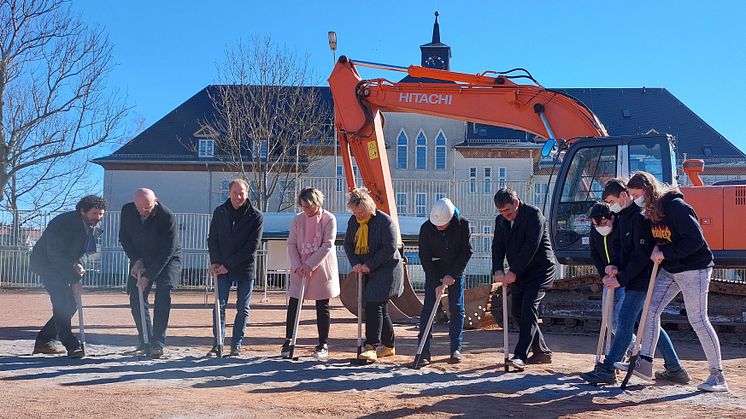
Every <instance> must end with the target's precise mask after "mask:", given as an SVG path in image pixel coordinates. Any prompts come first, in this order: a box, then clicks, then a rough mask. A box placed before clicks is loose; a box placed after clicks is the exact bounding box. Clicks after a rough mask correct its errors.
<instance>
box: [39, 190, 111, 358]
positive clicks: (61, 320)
mask: <svg viewBox="0 0 746 419" xmlns="http://www.w3.org/2000/svg"><path fill="white" fill-rule="evenodd" d="M105 211H106V201H104V199H103V198H100V197H98V196H95V195H88V196H86V197H84V198H83V199H81V200H80V201H79V202H78V204H77V205H76V206H75V211H70V212H66V213H64V214H60V215H58V216H56V217H54V218H53V219H52V221H50V222H49V225H47V228H46V229H45V230H44V233H43V234H42V235H41V238H40V239H39V241H38V242H36V245H34V249H33V250H32V251H31V260H30V268H31V270H32V271H33V272H34V273H36V274H37V275H39V277H40V278H41V282H42V283H43V284H44V288H45V289H46V290H47V293H49V298H50V300H52V318H51V319H49V321H47V323H46V324H45V325H44V327H42V329H41V331H39V334H38V335H37V336H36V343H35V344H34V351H33V353H35V354H36V353H43V354H57V353H62V351H61V350H60V349H58V348H57V347H56V346H55V344H54V339H55V338H56V337H58V336H59V338H60V340H61V341H62V344H63V345H64V346H65V348H66V349H67V356H68V357H70V358H82V357H83V356H85V353H84V352H83V348H82V346H81V345H80V341H79V340H78V338H77V337H75V335H73V333H72V331H71V325H70V319H72V317H73V315H74V314H75V312H76V311H77V309H78V306H77V302H76V301H77V299H78V298H77V297H78V296H79V295H80V293H81V292H82V291H83V286H82V285H81V283H80V280H81V278H82V277H83V274H85V269H84V268H83V265H82V263H81V258H82V257H83V255H85V254H90V253H94V252H95V251H96V238H97V237H98V236H99V235H100V233H101V231H100V230H98V229H96V228H95V226H96V224H98V223H99V222H100V221H101V219H103V218H104V212H105Z"/></svg>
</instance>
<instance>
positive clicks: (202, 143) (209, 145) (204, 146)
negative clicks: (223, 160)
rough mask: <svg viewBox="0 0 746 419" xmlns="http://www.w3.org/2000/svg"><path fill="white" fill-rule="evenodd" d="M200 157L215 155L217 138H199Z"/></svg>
mask: <svg viewBox="0 0 746 419" xmlns="http://www.w3.org/2000/svg"><path fill="white" fill-rule="evenodd" d="M199 157H200V158H206V157H215V140H199Z"/></svg>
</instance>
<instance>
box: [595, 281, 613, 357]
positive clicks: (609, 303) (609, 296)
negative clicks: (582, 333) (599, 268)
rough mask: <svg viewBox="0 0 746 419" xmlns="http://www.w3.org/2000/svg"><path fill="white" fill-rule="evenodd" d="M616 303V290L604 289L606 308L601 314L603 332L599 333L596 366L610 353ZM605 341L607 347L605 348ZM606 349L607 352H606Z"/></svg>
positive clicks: (604, 307)
mask: <svg viewBox="0 0 746 419" xmlns="http://www.w3.org/2000/svg"><path fill="white" fill-rule="evenodd" d="M613 302H614V289H613V288H610V287H604V306H603V309H602V310H603V311H602V312H601V330H600V331H599V333H598V345H596V364H598V363H600V362H601V355H602V354H604V353H605V354H608V353H609V348H608V346H609V342H611V327H609V326H610V325H609V323H610V322H609V320H610V317H611V310H612V307H613ZM604 341H606V347H605V348H604ZM604 349H605V350H604Z"/></svg>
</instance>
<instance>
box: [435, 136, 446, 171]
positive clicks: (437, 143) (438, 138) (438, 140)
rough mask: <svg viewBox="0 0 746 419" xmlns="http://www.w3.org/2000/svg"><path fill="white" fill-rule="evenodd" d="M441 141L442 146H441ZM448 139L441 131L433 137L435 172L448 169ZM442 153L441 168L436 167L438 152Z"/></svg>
mask: <svg viewBox="0 0 746 419" xmlns="http://www.w3.org/2000/svg"><path fill="white" fill-rule="evenodd" d="M441 140H442V144H441ZM447 145H448V139H447V138H446V135H445V134H444V133H443V130H440V131H438V135H436V136H435V170H446V169H447V168H448V147H447ZM441 150H442V153H443V167H439V165H438V163H439V162H438V151H441Z"/></svg>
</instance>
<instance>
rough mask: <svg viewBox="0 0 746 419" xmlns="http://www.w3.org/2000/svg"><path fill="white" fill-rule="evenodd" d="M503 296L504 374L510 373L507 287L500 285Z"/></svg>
mask: <svg viewBox="0 0 746 419" xmlns="http://www.w3.org/2000/svg"><path fill="white" fill-rule="evenodd" d="M500 288H502V294H503V353H505V372H508V371H510V348H509V347H508V287H506V286H505V283H504V282H503V283H502V284H501V285H500Z"/></svg>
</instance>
